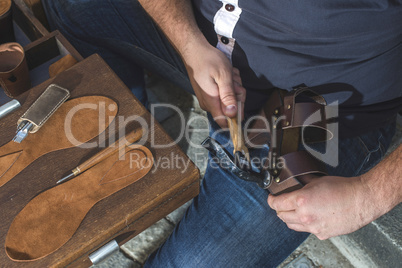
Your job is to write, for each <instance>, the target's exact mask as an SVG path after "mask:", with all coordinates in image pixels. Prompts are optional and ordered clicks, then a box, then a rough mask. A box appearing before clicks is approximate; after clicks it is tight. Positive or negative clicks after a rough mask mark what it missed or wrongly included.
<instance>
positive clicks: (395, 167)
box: [360, 145, 402, 217]
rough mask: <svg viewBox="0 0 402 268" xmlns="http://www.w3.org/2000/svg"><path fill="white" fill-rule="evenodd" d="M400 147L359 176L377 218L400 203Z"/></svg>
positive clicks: (401, 178) (401, 195)
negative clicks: (369, 195)
mask: <svg viewBox="0 0 402 268" xmlns="http://www.w3.org/2000/svg"><path fill="white" fill-rule="evenodd" d="M401 163H402V145H399V147H398V148H397V149H396V150H395V151H394V152H392V153H391V154H390V155H389V156H388V157H386V158H385V159H383V160H382V161H381V162H380V163H379V164H378V165H377V166H375V167H374V168H373V169H371V170H370V171H369V172H367V173H366V174H363V175H361V176H360V179H361V180H362V182H363V183H364V184H365V185H367V186H368V187H369V189H370V194H371V195H372V197H371V198H372V200H374V201H375V202H373V204H372V205H373V206H375V207H376V211H377V213H378V214H379V215H373V216H375V217H379V216H381V215H383V214H385V213H387V212H388V211H390V210H391V209H392V208H393V207H395V206H396V205H398V204H399V203H400V202H401V201H402V164H401Z"/></svg>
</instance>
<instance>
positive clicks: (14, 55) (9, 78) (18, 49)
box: [0, 43, 31, 98]
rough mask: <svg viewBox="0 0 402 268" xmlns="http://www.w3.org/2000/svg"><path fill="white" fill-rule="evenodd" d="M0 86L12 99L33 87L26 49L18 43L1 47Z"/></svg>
mask: <svg viewBox="0 0 402 268" xmlns="http://www.w3.org/2000/svg"><path fill="white" fill-rule="evenodd" d="M0 85H1V87H2V88H3V89H4V92H5V93H6V94H7V96H9V97H10V98H15V97H17V96H18V95H21V94H22V93H24V92H25V91H27V90H28V89H29V88H30V87H31V80H30V78H29V70H28V65H27V61H26V58H25V52H24V48H23V47H22V46H21V45H20V44H18V43H5V44H2V45H0Z"/></svg>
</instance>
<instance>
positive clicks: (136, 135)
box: [56, 128, 143, 184]
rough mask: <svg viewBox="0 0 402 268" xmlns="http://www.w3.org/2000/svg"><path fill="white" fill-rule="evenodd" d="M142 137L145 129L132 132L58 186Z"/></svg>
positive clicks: (76, 170) (75, 170)
mask: <svg viewBox="0 0 402 268" xmlns="http://www.w3.org/2000/svg"><path fill="white" fill-rule="evenodd" d="M142 135H143V129H142V128H140V129H137V130H134V131H132V132H130V133H129V134H128V135H126V136H124V137H122V138H120V139H119V140H117V141H115V142H114V143H113V144H111V145H110V146H109V147H107V148H105V149H103V150H102V151H100V152H99V153H97V154H95V155H94V156H92V157H91V158H89V159H88V160H87V161H85V162H84V163H82V164H81V165H79V166H78V167H76V168H74V169H73V170H72V171H71V174H69V175H67V176H65V177H64V178H62V179H60V180H58V181H57V183H56V184H59V183H62V182H64V181H66V180H68V179H70V178H72V177H75V176H78V175H79V174H81V173H82V172H84V171H85V170H87V169H89V168H91V167H93V166H95V165H96V164H98V163H99V162H101V161H103V160H104V159H106V158H108V157H109V156H111V155H112V154H114V153H116V152H118V151H120V150H121V149H123V148H124V147H126V146H129V145H130V144H132V143H134V142H136V141H138V140H139V139H141V137H142Z"/></svg>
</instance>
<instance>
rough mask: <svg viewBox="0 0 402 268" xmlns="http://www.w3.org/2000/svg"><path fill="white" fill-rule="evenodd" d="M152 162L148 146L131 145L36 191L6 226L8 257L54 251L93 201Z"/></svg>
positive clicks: (30, 256) (32, 257)
mask: <svg viewBox="0 0 402 268" xmlns="http://www.w3.org/2000/svg"><path fill="white" fill-rule="evenodd" d="M152 166H153V156H152V153H151V152H150V151H149V149H147V148H146V147H144V146H141V145H131V146H129V147H125V148H123V149H122V151H120V152H117V153H115V154H114V155H112V156H110V157H109V158H107V159H105V160H104V161H102V162H100V163H99V164H98V165H96V166H94V167H92V168H91V169H89V170H87V171H86V172H84V173H83V174H81V175H79V176H77V177H76V178H74V179H72V180H70V181H67V182H65V183H63V184H60V185H58V186H56V187H54V188H52V189H50V190H47V191H45V192H43V193H41V194H39V195H38V196H36V197H35V198H34V199H32V200H31V201H30V202H29V203H28V204H27V205H26V206H25V207H24V209H23V210H22V211H21V212H20V213H19V214H18V215H17V216H16V218H15V219H14V221H13V223H12V224H11V227H10V228H9V230H8V233H7V237H6V242H5V248H6V253H7V255H8V257H9V258H10V259H12V260H14V261H34V260H37V259H39V258H43V257H45V256H47V255H49V254H51V253H52V252H55V251H56V250H57V249H59V248H60V247H61V246H63V245H64V244H65V243H66V242H67V241H68V240H69V239H70V238H71V237H72V236H73V235H74V233H75V232H76V230H77V229H78V227H79V226H80V223H81V221H82V220H83V219H84V217H85V215H86V214H87V213H88V211H89V210H90V209H91V208H92V207H93V206H94V205H95V204H96V203H97V202H99V201H100V200H102V199H104V198H106V197H108V196H110V195H112V194H113V193H115V192H117V191H119V190H121V189H123V188H124V187H126V186H128V185H130V184H132V183H134V182H136V181H138V180H139V179H141V178H143V177H144V176H145V175H146V174H147V173H148V172H149V171H150V170H151V168H152Z"/></svg>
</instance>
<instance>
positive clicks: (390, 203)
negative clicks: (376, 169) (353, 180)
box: [358, 173, 399, 221]
mask: <svg viewBox="0 0 402 268" xmlns="http://www.w3.org/2000/svg"><path fill="white" fill-rule="evenodd" d="M358 178H359V180H360V183H361V191H362V194H363V196H364V199H365V205H366V206H367V207H368V208H369V210H371V212H370V217H371V218H372V219H371V220H370V221H373V220H375V219H377V218H379V217H380V216H382V215H384V214H385V213H387V212H389V211H390V210H391V209H392V208H393V207H395V206H396V205H397V204H398V203H399V202H398V201H397V200H396V198H395V196H394V195H392V194H389V191H388V190H386V189H384V187H383V185H381V183H380V182H379V181H378V180H376V179H375V177H374V176H372V175H371V174H370V173H366V174H363V175H360V176H359V177H358Z"/></svg>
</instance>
